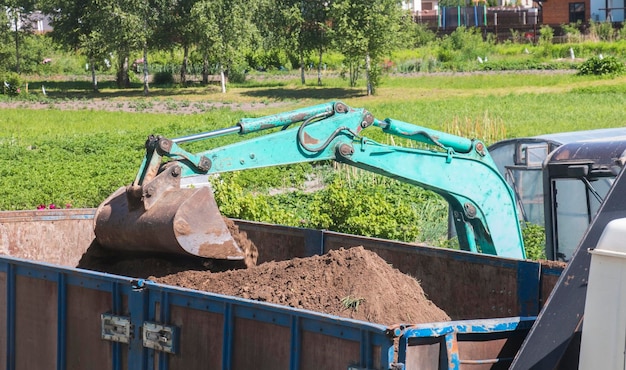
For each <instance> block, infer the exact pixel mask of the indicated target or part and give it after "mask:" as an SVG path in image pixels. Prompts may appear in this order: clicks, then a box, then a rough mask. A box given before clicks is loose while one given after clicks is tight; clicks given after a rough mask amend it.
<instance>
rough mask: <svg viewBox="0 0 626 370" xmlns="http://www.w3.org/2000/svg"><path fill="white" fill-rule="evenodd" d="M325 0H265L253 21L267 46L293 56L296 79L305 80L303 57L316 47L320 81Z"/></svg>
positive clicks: (325, 12)
mask: <svg viewBox="0 0 626 370" xmlns="http://www.w3.org/2000/svg"><path fill="white" fill-rule="evenodd" d="M327 4H328V1H323V0H270V1H269V2H267V3H265V4H264V6H263V8H262V11H261V12H260V13H261V16H260V17H259V19H257V21H256V23H257V24H258V27H259V28H260V29H261V33H262V35H263V36H264V38H265V41H266V43H267V44H269V46H270V48H280V49H283V50H287V51H288V52H289V53H290V54H292V55H295V56H297V58H298V61H299V65H300V79H301V82H302V84H304V83H305V82H306V81H305V74H304V72H305V68H306V65H305V60H306V59H308V57H309V55H310V54H311V53H312V52H314V51H317V52H318V55H319V63H318V84H321V69H320V68H321V58H322V53H323V51H324V50H325V48H326V46H327V38H325V37H324V34H325V24H326V19H327V10H328V7H327Z"/></svg>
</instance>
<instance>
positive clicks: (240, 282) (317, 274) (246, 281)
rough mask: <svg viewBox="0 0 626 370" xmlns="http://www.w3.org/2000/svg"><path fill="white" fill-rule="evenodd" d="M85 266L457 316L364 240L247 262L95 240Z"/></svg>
mask: <svg viewBox="0 0 626 370" xmlns="http://www.w3.org/2000/svg"><path fill="white" fill-rule="evenodd" d="M77 267H79V268H85V269H90V270H96V271H101V272H107V273H112V274H118V275H123V276H130V277H136V278H147V279H150V280H152V281H155V282H157V283H162V284H167V285H173V286H179V287H185V288H190V289H195V290H202V291H207V292H213V293H219V294H225V295H230V296H238V297H242V298H247V299H253V300H257V301H263V302H270V303H275V304H280V305H285V306H291V307H295V308H302V309H306V310H312V311H317V312H322V313H326V314H331V315H337V316H341V317H347V318H352V319H357V320H363V321H369V322H373V323H378V324H383V325H392V324H399V323H412V324H417V323H428V322H440V321H448V320H450V318H449V317H448V315H447V314H446V313H445V312H444V311H442V310H441V309H440V308H438V307H437V306H435V305H434V304H433V303H432V302H431V301H430V300H428V298H427V297H426V296H425V294H424V291H423V290H422V287H421V286H420V284H419V282H418V281H417V280H415V279H414V278H412V277H410V276H408V275H405V274H403V273H402V272H400V271H399V270H397V269H394V268H393V267H392V266H390V265H389V264H388V263H387V262H386V261H385V260H383V259H382V258H381V257H380V256H378V255H377V254H376V253H374V252H371V251H368V250H366V249H364V248H363V247H354V248H349V249H340V250H334V251H330V252H329V253H327V254H324V255H321V256H312V257H307V258H295V259H292V260H287V261H280V262H266V263H263V264H261V265H258V266H252V267H249V268H245V266H243V265H239V266H234V265H233V264H232V262H228V261H214V260H203V259H200V258H187V257H176V258H173V257H172V256H158V255H151V256H150V257H148V258H146V256H145V255H131V254H126V255H124V254H120V253H119V252H113V253H112V252H109V251H107V250H104V249H103V248H101V247H100V246H99V245H98V244H97V243H95V242H94V243H92V245H91V246H90V248H89V250H88V251H87V253H85V255H83V258H82V259H81V261H80V263H79V265H78V266H77ZM234 267H235V268H234Z"/></svg>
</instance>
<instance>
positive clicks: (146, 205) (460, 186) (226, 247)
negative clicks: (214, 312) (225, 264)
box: [95, 102, 525, 259]
mask: <svg viewBox="0 0 626 370" xmlns="http://www.w3.org/2000/svg"><path fill="white" fill-rule="evenodd" d="M292 125H293V126H294V127H289V126H292ZM368 127H378V128H379V129H381V130H382V131H383V132H385V133H387V134H390V135H394V136H398V137H403V138H407V139H409V140H412V141H415V142H420V143H424V144H426V145H427V146H428V148H427V149H416V148H405V147H399V146H393V145H384V144H381V143H378V142H375V141H373V140H371V139H369V138H367V137H365V136H363V135H362V131H363V130H364V129H365V128H368ZM276 128H281V129H280V130H274V131H273V132H271V133H269V134H266V135H262V136H259V137H256V138H252V139H248V140H245V141H241V142H238V143H235V144H231V145H227V146H223V147H218V148H213V149H209V150H207V151H204V152H200V153H190V152H188V151H186V150H184V149H183V148H182V147H181V146H180V145H179V144H183V143H185V142H190V141H197V140H206V139H210V138H212V137H216V136H222V135H228V134H233V133H238V134H247V133H251V132H258V131H262V130H267V129H276ZM164 159H167V161H166V162H164ZM323 160H335V161H337V162H341V163H345V164H348V165H351V166H354V167H357V168H361V169H364V170H367V171H371V172H374V173H377V174H381V175H384V176H388V177H391V178H395V179H398V180H400V181H403V182H407V183H410V184H413V185H416V186H420V187H423V188H425V189H429V190H432V191H434V192H436V193H438V194H439V195H441V196H442V197H443V198H445V199H446V200H447V201H448V203H449V204H450V207H451V210H452V215H453V220H454V223H455V226H456V229H457V235H458V237H459V244H460V246H461V248H462V249H464V250H468V251H472V252H482V253H488V254H493V255H499V256H504V257H511V258H519V259H523V258H525V252H524V247H523V241H522V237H521V229H520V225H519V222H518V219H517V212H516V207H515V198H514V195H513V192H512V190H511V189H510V188H509V186H508V185H507V183H506V182H505V180H504V179H503V178H502V176H501V175H500V173H499V172H498V170H497V168H496V166H495V165H494V163H493V161H492V159H491V157H490V156H489V153H488V152H487V149H486V147H485V145H484V144H483V143H482V142H481V141H478V140H470V139H467V138H463V137H458V136H455V135H450V134H447V133H443V132H438V131H435V130H431V129H428V128H425V127H421V126H416V125H413V124H410V123H406V122H402V121H398V120H394V119H385V120H379V119H376V118H374V116H372V115H371V114H370V113H369V112H368V111H366V110H364V109H354V108H350V107H348V106H346V105H345V104H343V103H341V102H330V103H326V104H320V105H316V106H313V107H308V108H303V109H298V110H294V111H290V112H286V113H280V114H277V115H271V116H266V117H261V118H246V119H243V120H241V121H240V122H238V123H237V125H236V126H233V127H230V128H226V129H222V130H217V131H211V132H206V133H201V134H196V135H191V136H187V137H183V138H177V139H173V140H170V139H167V138H163V137H159V136H150V137H149V139H148V141H147V142H146V156H145V157H144V159H143V161H142V164H141V167H140V169H139V171H138V174H137V177H136V178H135V181H134V182H133V183H132V184H131V185H129V186H128V187H124V188H120V189H119V190H118V191H117V192H116V193H115V194H113V195H112V196H111V197H109V198H108V199H107V200H106V201H105V202H103V203H102V204H101V205H100V207H99V208H98V211H97V213H96V217H95V233H96V239H97V240H98V242H100V244H102V245H103V246H105V247H109V248H117V249H123V250H131V251H153V252H157V251H158V252H169V253H172V252H173V253H185V254H191V255H196V256H201V257H207V258H220V259H242V258H245V257H246V253H247V252H246V251H243V250H241V249H240V247H239V246H238V245H237V243H236V242H235V241H234V240H233V239H232V238H230V237H229V230H228V228H227V227H226V226H225V225H224V223H223V218H222V216H221V214H220V213H219V210H218V208H217V205H216V204H215V200H214V199H213V196H212V193H211V191H210V188H208V187H204V186H203V185H206V184H208V176H210V175H213V174H218V173H222V172H228V171H238V170H246V169H251V168H259V167H268V166H276V165H284V164H292V163H301V162H313V161H323Z"/></svg>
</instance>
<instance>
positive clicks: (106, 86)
mask: <svg viewBox="0 0 626 370" xmlns="http://www.w3.org/2000/svg"><path fill="white" fill-rule="evenodd" d="M42 86H43V89H45V90H46V94H47V96H48V97H49V98H53V99H95V98H98V99H100V98H120V97H122V98H143V97H146V96H145V95H144V93H143V84H142V83H131V85H130V87H128V88H125V89H120V88H118V87H117V84H116V83H115V81H103V82H98V89H99V91H98V92H94V91H93V85H92V84H91V82H90V81H38V82H32V83H30V84H29V90H30V91H31V92H41V93H43V89H42ZM211 89H214V90H215V91H219V86H217V85H213V84H209V85H201V84H199V83H197V84H195V83H190V84H188V86H187V87H179V86H175V85H167V86H163V85H154V84H151V85H150V92H149V93H148V97H172V96H179V95H190V94H206V93H207V92H208V91H209V90H211Z"/></svg>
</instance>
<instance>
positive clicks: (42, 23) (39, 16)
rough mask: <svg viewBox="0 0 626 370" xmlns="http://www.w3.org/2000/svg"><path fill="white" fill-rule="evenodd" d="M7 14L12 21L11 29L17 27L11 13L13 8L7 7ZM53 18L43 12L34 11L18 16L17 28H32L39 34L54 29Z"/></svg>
mask: <svg viewBox="0 0 626 370" xmlns="http://www.w3.org/2000/svg"><path fill="white" fill-rule="evenodd" d="M6 13H7V16H8V18H9V20H10V22H11V29H15V24H14V23H13V16H12V14H11V10H10V9H9V8H6ZM51 21H52V19H51V18H50V16H48V15H45V14H43V13H42V12H40V11H34V12H32V13H30V14H29V15H27V16H26V17H23V16H21V15H20V16H18V18H17V29H18V30H25V29H28V30H32V31H33V32H34V33H37V34H44V33H48V32H50V31H52V26H51Z"/></svg>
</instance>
